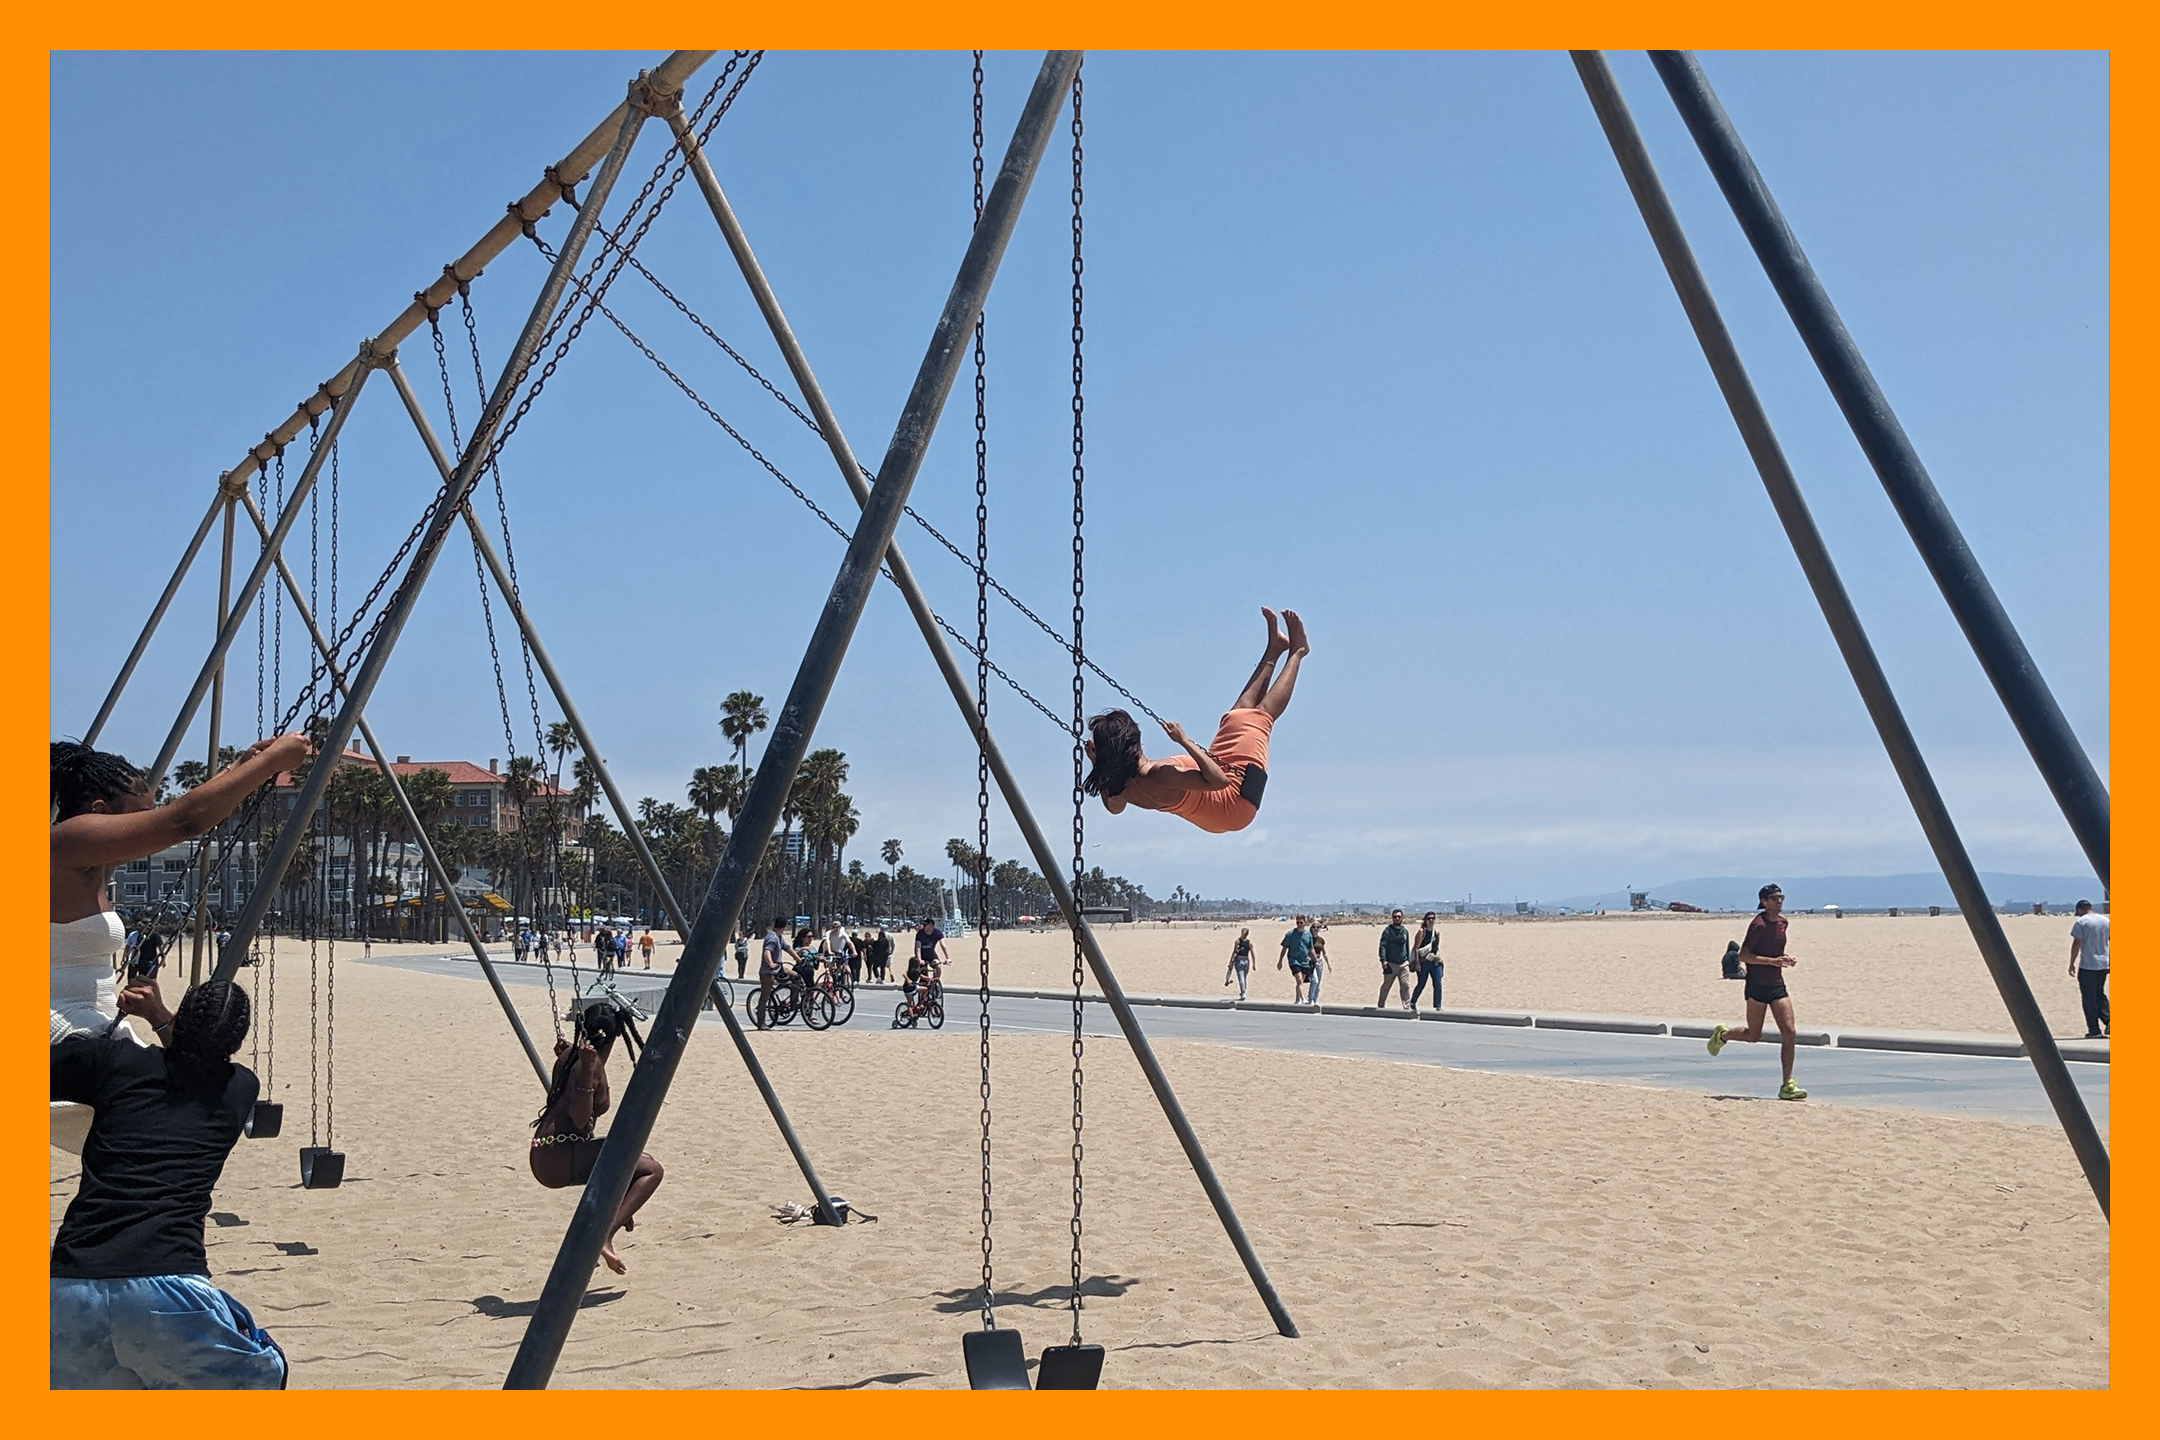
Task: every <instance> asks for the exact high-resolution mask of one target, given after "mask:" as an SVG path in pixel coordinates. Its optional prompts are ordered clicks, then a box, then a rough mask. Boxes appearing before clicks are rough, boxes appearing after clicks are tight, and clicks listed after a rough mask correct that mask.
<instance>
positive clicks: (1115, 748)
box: [1085, 606, 1311, 835]
mask: <svg viewBox="0 0 2160 1440" xmlns="http://www.w3.org/2000/svg"><path fill="white" fill-rule="evenodd" d="M1260 614H1261V615H1262V616H1263V617H1265V619H1266V620H1267V627H1268V638H1267V648H1266V649H1265V650H1264V651H1263V652H1261V655H1260V663H1259V664H1258V665H1256V666H1255V667H1253V673H1252V678H1251V679H1250V680H1247V681H1246V682H1245V688H1244V690H1242V691H1241V692H1239V694H1238V697H1237V701H1236V703H1235V704H1233V705H1232V706H1231V707H1230V709H1229V710H1228V711H1227V712H1226V713H1225V714H1224V715H1223V717H1222V723H1221V724H1220V725H1218V726H1217V727H1216V730H1215V740H1214V743H1213V744H1211V745H1209V746H1208V747H1207V748H1206V749H1205V750H1203V749H1201V748H1200V746H1199V745H1198V744H1197V743H1195V742H1194V740H1193V739H1192V737H1191V736H1189V735H1187V734H1186V733H1185V727H1184V726H1182V725H1180V724H1178V723H1177V722H1176V721H1175V720H1165V721H1163V722H1162V726H1163V733H1164V734H1166V735H1168V736H1169V737H1170V738H1171V739H1172V740H1174V741H1176V742H1177V743H1178V744H1179V745H1181V746H1183V747H1184V750H1185V753H1184V754H1182V755H1172V756H1170V757H1168V758H1167V759H1163V760H1150V759H1149V758H1148V757H1147V755H1146V754H1145V753H1144V752H1143V751H1142V749H1141V745H1140V724H1139V722H1138V721H1136V720H1134V719H1133V717H1132V716H1131V715H1129V714H1127V713H1126V712H1125V711H1123V710H1106V711H1104V712H1103V713H1102V714H1100V715H1097V716H1096V717H1095V718H1094V719H1092V720H1090V721H1088V732H1089V734H1090V735H1092V736H1093V737H1094V738H1092V739H1091V740H1089V741H1088V742H1087V753H1088V758H1089V759H1091V760H1093V761H1094V762H1095V764H1094V768H1093V769H1092V770H1090V771H1089V772H1088V776H1087V780H1086V782H1085V783H1086V787H1087V792H1088V793H1089V794H1090V795H1099V796H1101V797H1102V802H1103V808H1104V809H1106V810H1108V811H1109V812H1110V813H1111V814H1113V815H1117V814H1121V813H1123V811H1124V810H1125V807H1126V806H1128V805H1134V806H1138V807H1139V808H1140V809H1142V810H1160V811H1162V812H1164V813H1165V814H1169V815H1175V816H1177V817H1178V818H1179V819H1181V820H1187V821H1190V822H1191V823H1192V824H1195V825H1197V826H1199V827H1200V828H1201V829H1202V830H1206V831H1208V832H1209V833H1211V834H1216V835H1227V834H1229V833H1231V832H1232V831H1237V830H1243V829H1244V828H1245V827H1246V826H1248V825H1250V824H1252V822H1253V817H1254V816H1256V815H1258V814H1259V813H1260V799H1261V796H1262V795H1263V794H1265V793H1266V791H1267V780H1268V773H1267V753H1268V737H1269V736H1270V735H1271V734H1272V733H1273V732H1274V729H1275V722H1276V721H1277V720H1279V719H1281V718H1282V713H1283V711H1284V710H1285V709H1286V708H1288V706H1289V704H1290V693H1291V691H1293V690H1295V689H1296V688H1297V676H1298V664H1299V662H1300V661H1302V660H1303V659H1304V658H1305V656H1306V655H1307V654H1308V653H1309V652H1310V649H1311V647H1310V646H1309V645H1307V644H1306V640H1305V622H1304V621H1303V620H1300V619H1299V618H1298V613H1297V611H1295V610H1285V611H1283V612H1282V624H1281V625H1280V626H1278V625H1277V624H1276V620H1275V612H1274V611H1272V610H1269V609H1267V608H1266V607H1264V606H1263V607H1262V608H1261V611H1260ZM1278 661H1280V662H1281V667H1282V668H1281V669H1280V670H1277V668H1276V664H1277V662H1278Z"/></svg>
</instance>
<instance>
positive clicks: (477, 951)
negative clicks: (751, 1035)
mask: <svg viewBox="0 0 2160 1440" xmlns="http://www.w3.org/2000/svg"><path fill="white" fill-rule="evenodd" d="M240 499H241V502H242V503H243V504H245V505H246V506H247V511H248V518H249V519H251V520H253V521H254V522H255V528H256V529H257V530H258V531H261V532H262V533H263V535H264V536H265V537H267V536H268V535H269V533H270V532H269V528H268V527H267V526H266V525H265V524H264V522H263V517H262V512H261V511H260V510H257V509H256V508H255V497H254V496H252V495H249V494H248V493H247V492H246V491H245V490H243V491H241V492H240ZM277 568H278V575H279V577H280V578H281V579H283V580H284V582H285V593H286V594H288V595H290V596H291V597H292V602H293V609H294V610H295V611H297V612H298V613H299V616H300V623H301V624H303V625H305V626H306V627H307V632H308V635H309V637H310V638H311V639H312V640H313V641H314V644H315V651H316V653H317V654H319V655H321V656H322V658H323V665H324V668H325V669H326V670H328V671H329V672H330V683H331V684H332V685H333V686H335V687H336V688H337V691H338V693H339V694H341V695H342V694H345V693H347V692H346V689H345V671H344V669H343V667H341V666H340V665H339V664H338V663H337V659H336V657H335V656H333V655H332V654H331V653H330V640H329V637H327V636H325V635H324V634H323V633H322V631H321V630H320V629H319V628H317V626H316V624H315V616H314V614H313V612H311V611H310V610H309V609H308V603H307V599H306V597H305V596H303V595H302V594H301V593H300V581H299V580H298V578H296V577H295V576H294V575H293V573H292V567H291V566H289V565H287V564H286V563H285V557H284V556H282V555H280V556H279V557H278V562H277ZM356 728H357V729H358V730H359V732H360V738H361V740H362V741H364V742H365V743H366V745H367V747H368V750H369V752H370V753H371V754H373V755H374V757H375V765H376V768H377V769H379V770H381V771H382V777H383V779H385V780H387V781H389V782H390V793H391V794H393V795H395V796H396V797H397V802H398V809H399V811H400V812H401V813H403V815H404V817H405V824H406V827H407V828H408V829H410V830H411V831H412V833H413V838H414V839H416V840H418V841H419V842H420V854H421V856H422V858H423V859H424V860H425V861H426V862H427V868H428V873H429V874H430V875H431V876H433V877H434V879H435V883H436V884H437V885H440V886H441V887H442V892H443V898H444V899H445V900H446V901H448V902H449V904H450V906H451V908H452V909H454V910H456V911H457V915H458V924H459V927H460V928H461V929H462V930H463V931H464V933H465V943H466V944H467V945H468V946H470V947H471V948H472V952H473V959H475V960H477V961H479V962H480V973H481V974H483V975H485V976H487V982H488V985H489V987H490V988H492V989H493V990H494V992H495V1002H496V1003H497V1004H498V1005H500V1006H502V1012H503V1014H504V1015H506V1016H508V1017H509V1020H510V1028H511V1030H512V1031H513V1032H515V1033H516V1035H517V1038H518V1044H519V1045H521V1046H523V1047H524V1050H525V1058H526V1059H528V1060H530V1061H531V1062H532V1067H533V1073H534V1074H535V1075H537V1076H539V1077H540V1088H541V1089H542V1090H545V1089H547V1088H548V1083H549V1081H550V1080H551V1079H552V1078H553V1077H552V1075H551V1074H550V1072H549V1069H548V1064H547V1061H545V1060H543V1059H542V1058H541V1056H540V1051H539V1048H538V1047H537V1046H535V1045H534V1044H533V1041H532V1036H531V1035H530V1034H528V1033H527V1032H526V1029H525V1018H524V1017H523V1016H522V1015H520V1014H518V1011H517V1006H515V1005H513V1004H511V1003H510V992H509V991H508V990H507V989H505V988H504V987H503V983H502V977H501V976H500V975H498V974H496V973H495V962H494V960H493V959H491V958H490V957H489V955H488V953H487V945H486V944H485V942H483V941H482V940H481V938H480V931H479V928H478V927H477V926H475V925H474V924H473V922H472V916H470V915H468V914H466V913H465V907H464V906H463V905H460V904H458V903H457V892H456V891H455V890H454V889H453V888H452V886H451V881H450V867H448V866H447V865H445V864H443V862H442V856H441V855H440V854H438V853H437V852H436V849H435V842H434V840H432V839H431V838H429V836H428V833H427V830H426V829H425V828H424V827H423V826H422V825H421V823H420V812H419V811H418V810H417V809H415V808H414V807H413V803H412V797H411V796H410V795H408V794H406V793H405V784H404V782H403V781H402V780H400V779H399V778H398V774H397V771H395V770H393V769H392V768H391V767H390V755H389V752H387V751H385V750H384V749H383V747H382V742H381V741H379V740H377V739H376V738H375V732H374V730H373V729H371V728H370V727H369V725H368V722H367V716H365V715H362V716H360V717H359V719H358V721H357V725H356Z"/></svg>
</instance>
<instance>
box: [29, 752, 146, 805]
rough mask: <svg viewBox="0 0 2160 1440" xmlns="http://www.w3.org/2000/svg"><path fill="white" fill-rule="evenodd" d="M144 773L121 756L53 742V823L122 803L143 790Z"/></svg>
mask: <svg viewBox="0 0 2160 1440" xmlns="http://www.w3.org/2000/svg"><path fill="white" fill-rule="evenodd" d="M143 788H144V787H143V773H142V771H140V770H137V769H136V768H135V767H134V766H133V765H130V764H129V763H128V762H127V760H126V758H125V757H123V756H119V755H115V754H112V753H111V752H110V751H106V750H93V749H91V748H90V747H89V746H88V745H85V744H83V743H82V742H81V741H79V740H55V741H53V742H52V803H53V805H54V807H55V809H56V810H57V811H58V813H57V814H55V815H54V816H53V820H54V823H56V824H57V823H58V822H60V821H62V820H66V819H68V818H69V817H71V816H75V815H84V814H88V813H89V810H90V807H91V806H92V805H93V804H95V803H96V802H98V801H100V800H103V801H104V802H105V803H106V804H108V805H109V804H112V803H113V802H114V801H117V800H123V799H125V798H126V797H128V796H130V795H134V794H137V793H138V792H140V791H141V790H142V789H143Z"/></svg>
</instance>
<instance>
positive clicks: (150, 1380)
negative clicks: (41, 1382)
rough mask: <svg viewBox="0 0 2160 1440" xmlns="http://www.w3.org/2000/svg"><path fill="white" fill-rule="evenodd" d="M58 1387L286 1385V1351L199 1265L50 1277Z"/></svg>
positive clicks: (261, 1387) (54, 1385) (242, 1387)
mask: <svg viewBox="0 0 2160 1440" xmlns="http://www.w3.org/2000/svg"><path fill="white" fill-rule="evenodd" d="M51 1344H52V1386H51V1388H53V1389H55V1390H282V1389H284V1388H285V1354H284V1352H283V1351H281V1350H279V1349H278V1347H277V1344H276V1342H274V1341H272V1340H271V1338H270V1336H269V1335H268V1333H266V1332H265V1331H264V1330H263V1329H262V1328H261V1327H260V1326H258V1325H256V1323H255V1317H254V1316H252V1315H250V1314H248V1312H247V1307H246V1306H244V1305H242V1304H241V1303H240V1302H239V1301H237V1300H235V1299H233V1298H232V1296H230V1295H227V1294H226V1293H225V1292H224V1291H222V1290H220V1289H218V1288H217V1287H216V1286H215V1285H212V1284H211V1283H210V1282H209V1281H208V1280H206V1279H204V1278H203V1277H202V1276H200V1275H145V1276H139V1277H136V1278H133V1279H128V1280H60V1279H55V1280H54V1281H53V1282H52V1332H51Z"/></svg>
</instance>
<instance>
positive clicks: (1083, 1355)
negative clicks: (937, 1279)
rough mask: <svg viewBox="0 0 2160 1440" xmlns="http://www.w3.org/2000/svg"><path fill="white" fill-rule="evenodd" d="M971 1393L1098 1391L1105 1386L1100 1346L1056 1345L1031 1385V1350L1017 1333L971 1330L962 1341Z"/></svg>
mask: <svg viewBox="0 0 2160 1440" xmlns="http://www.w3.org/2000/svg"><path fill="white" fill-rule="evenodd" d="M960 1349H961V1353H962V1354H963V1355H964V1356H966V1358H967V1372H968V1388H969V1389H970V1390H1028V1389H1035V1390H1094V1389H1098V1388H1100V1386H1101V1384H1102V1366H1103V1348H1102V1346H1100V1345H1052V1346H1051V1347H1050V1348H1049V1349H1047V1350H1045V1351H1043V1353H1042V1364H1041V1365H1039V1366H1037V1367H1036V1371H1035V1383H1034V1384H1033V1385H1032V1386H1031V1385H1029V1383H1028V1372H1027V1347H1026V1346H1025V1345H1024V1344H1022V1343H1021V1341H1020V1332H1019V1331H1017V1330H970V1331H969V1332H968V1333H967V1334H966V1335H964V1336H962V1337H961V1340H960Z"/></svg>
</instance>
